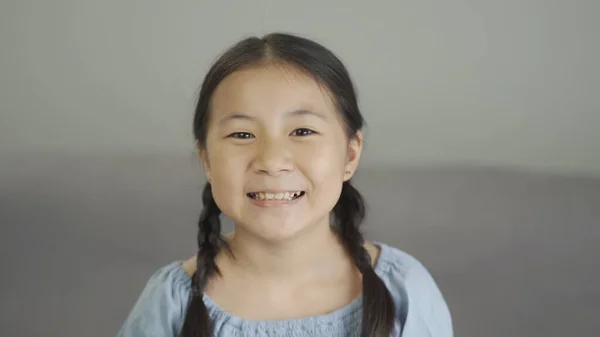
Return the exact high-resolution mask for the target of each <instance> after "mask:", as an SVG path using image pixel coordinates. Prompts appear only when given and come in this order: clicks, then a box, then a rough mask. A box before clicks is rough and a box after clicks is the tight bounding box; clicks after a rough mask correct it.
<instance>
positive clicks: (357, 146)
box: [344, 131, 363, 181]
mask: <svg viewBox="0 0 600 337" xmlns="http://www.w3.org/2000/svg"><path fill="white" fill-rule="evenodd" d="M362 148H363V133H362V131H358V132H356V135H355V136H354V137H352V138H351V139H350V141H349V142H348V154H347V156H346V166H345V167H344V168H345V172H344V181H348V180H350V178H352V176H353V175H354V172H356V169H357V168H358V163H359V161H360V155H361V154H362Z"/></svg>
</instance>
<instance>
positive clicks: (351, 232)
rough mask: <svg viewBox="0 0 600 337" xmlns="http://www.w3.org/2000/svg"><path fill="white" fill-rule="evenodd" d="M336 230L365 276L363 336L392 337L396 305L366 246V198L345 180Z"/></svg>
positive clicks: (336, 208) (335, 211) (335, 209)
mask: <svg viewBox="0 0 600 337" xmlns="http://www.w3.org/2000/svg"><path fill="white" fill-rule="evenodd" d="M333 213H334V216H335V222H334V226H333V227H334V229H335V230H336V232H337V233H338V235H339V236H340V239H341V241H342V244H343V245H344V247H345V248H346V250H347V251H348V254H349V255H350V256H351V257H352V258H353V259H354V261H355V264H356V267H357V268H358V270H360V272H361V273H362V275H363V303H364V304H363V320H362V332H361V336H362V337H388V336H390V334H391V333H392V330H393V328H394V323H395V308H394V302H393V301H392V297H391V295H390V293H389V291H388V289H387V287H386V285H385V283H384V282H383V281H382V280H381V279H380V278H379V276H377V274H376V273H375V271H374V270H373V268H372V266H371V257H370V256H369V253H368V252H367V250H366V249H365V248H364V238H363V235H362V233H361V232H360V225H361V223H362V221H363V220H364V218H365V204H364V200H363V197H362V196H361V195H360V193H359V192H358V191H357V190H356V189H355V188H354V187H353V186H352V184H351V183H350V181H347V182H344V184H343V186H342V193H341V195H340V199H339V200H338V202H337V204H336V205H335V207H334V208H333Z"/></svg>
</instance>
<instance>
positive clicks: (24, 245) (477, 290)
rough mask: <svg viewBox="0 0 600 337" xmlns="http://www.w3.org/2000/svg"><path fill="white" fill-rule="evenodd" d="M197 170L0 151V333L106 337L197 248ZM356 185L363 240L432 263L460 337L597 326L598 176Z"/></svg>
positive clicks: (369, 176)
mask: <svg viewBox="0 0 600 337" xmlns="http://www.w3.org/2000/svg"><path fill="white" fill-rule="evenodd" d="M202 179H203V174H202V172H201V168H200V165H199V164H198V162H197V159H196V157H195V156H193V155H190V156H189V157H186V156H183V157H116V156H115V157H86V158H83V157H77V158H76V157H70V158H66V157H64V158H43V157H35V158H29V159H23V158H12V159H10V160H3V165H2V166H1V167H0V193H1V194H0V216H1V222H2V227H1V228H2V229H1V235H0V247H1V248H0V249H1V250H2V254H1V256H2V258H1V259H2V265H3V266H4V268H3V269H4V270H5V274H4V275H3V277H2V281H0V282H2V284H1V288H2V291H3V294H2V298H3V301H2V303H1V304H0V308H1V309H2V311H1V312H0V314H1V315H0V317H2V318H0V319H1V320H2V324H1V325H0V326H1V328H0V334H1V335H3V336H31V337H34V336H44V337H48V336H56V337H58V336H60V337H70V336H73V337H75V336H77V337H79V336H83V335H85V336H90V337H95V336H98V337H100V336H102V337H105V336H112V335H115V334H116V332H117V330H118V329H119V327H120V325H121V324H122V322H123V321H124V319H125V316H126V315H127V313H128V312H129V310H130V309H131V306H132V305H133V303H134V301H135V300H136V299H137V297H138V295H139V293H140V291H141V289H142V287H143V286H144V284H145V282H146V281H147V279H148V278H149V277H150V275H151V274H152V273H153V272H154V271H155V270H156V269H157V268H158V267H160V266H161V265H163V264H166V263H168V262H171V261H172V260H175V259H184V258H187V257H188V256H191V255H192V254H194V251H195V246H196V243H195V233H196V219H197V216H198V213H199V211H200V207H201V198H200V194H201V190H202V186H203V180H202ZM356 183H357V186H358V187H359V189H360V190H361V191H362V193H363V194H364V195H365V197H366V200H367V202H368V206H369V213H368V218H367V224H366V226H365V231H366V233H367V236H368V237H369V238H372V239H375V240H379V241H384V242H386V243H389V244H392V245H394V246H397V247H399V248H400V249H403V250H405V251H407V252H409V253H411V254H412V255H414V256H416V257H417V258H418V259H419V260H421V261H422V262H423V263H424V264H425V265H426V266H427V267H428V268H429V269H430V271H431V272H432V274H433V275H434V277H435V278H436V280H437V281H438V283H439V285H440V288H441V289H442V291H443V292H444V294H445V296H446V298H447V300H448V303H449V305H450V309H451V311H452V315H453V318H454V322H455V328H456V335H457V336H465V337H469V336H481V335H482V334H485V335H486V336H488V337H494V336H506V335H509V336H545V337H546V336H566V335H568V336H574V335H577V336H592V335H594V334H596V333H597V331H598V330H600V322H598V320H597V317H598V316H599V315H600V290H598V287H597V285H598V284H600V268H599V267H600V265H599V264H598V262H597V260H598V259H597V257H598V256H600V248H598V247H597V245H596V243H597V242H598V241H599V240H600V179H589V178H565V177H558V176H549V175H541V174H529V173H528V174H525V173H518V172H507V171H501V170H493V169H469V168H465V169H459V168H453V169H441V168H438V169H436V168H428V169H418V170H417V169H411V170H407V169H400V168H398V169H391V168H390V169H386V170H374V169H366V168H364V169H362V170H360V171H359V174H358V176H357V177H356ZM31 317H35V319H34V320H32V319H31Z"/></svg>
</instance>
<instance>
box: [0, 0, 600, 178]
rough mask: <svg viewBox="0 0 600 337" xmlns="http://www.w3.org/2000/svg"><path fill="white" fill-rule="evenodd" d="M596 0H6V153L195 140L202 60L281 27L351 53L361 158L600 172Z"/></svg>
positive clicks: (2, 13) (133, 148)
mask: <svg viewBox="0 0 600 337" xmlns="http://www.w3.org/2000/svg"><path fill="white" fill-rule="evenodd" d="M598 12H600V3H599V2H598V1H594V0H588V1H585V0H573V1H558V0H527V1H523V0H506V1H489V0H487V1H486V0H484V1H482V0H456V1H442V0H437V1H392V0H390V1H376V2H367V1H348V0H335V1H326V2H321V1H272V0H270V1H267V0H253V1H250V0H248V1H241V0H240V1H232V0H228V1H196V0H194V1H192V0H182V1H175V2H164V1H144V2H139V1H121V0H119V1H117V0H107V1H67V0H55V1H42V0H37V1H36V0H8V1H7V0H4V1H2V2H1V4H0V39H1V46H2V59H1V61H0V67H1V68H0V69H2V72H1V73H2V76H1V78H0V104H1V106H0V109H1V110H0V111H1V112H2V123H0V152H2V151H4V152H23V151H27V152H57V153H65V152H68V153H90V152H92V153H94V152H104V153H116V152H120V153H128V152H133V153H139V152H144V153H156V152H161V153H175V152H186V151H189V150H190V149H191V148H192V146H191V144H192V137H191V131H190V119H191V110H192V106H193V103H194V100H195V94H196V92H197V90H198V87H199V85H200V81H201V79H202V76H203V73H204V72H205V70H206V69H207V67H208V66H209V64H210V62H211V61H212V60H214V58H215V57H216V55H217V54H218V53H219V52H221V51H222V50H223V49H224V48H225V47H226V46H228V45H230V44H231V43H233V42H234V41H236V40H237V39H239V38H241V37H242V36H245V35H249V34H263V33H265V32H270V31H273V30H284V31H291V32H295V33H300V34H305V35H307V36H310V37H313V38H316V39H318V40H319V41H321V42H323V43H324V44H326V45H327V46H329V47H331V49H333V50H334V51H335V52H337V53H338V54H339V55H340V56H341V57H342V58H343V60H344V61H345V62H346V63H347V65H348V67H349V68H350V70H351V72H352V74H353V75H354V78H355V79H356V84H357V87H358V89H359V92H360V95H361V96H360V97H361V105H362V108H363V110H364V113H365V116H366V118H367V120H368V123H369V128H368V151H367V152H366V154H365V164H367V165H370V166H382V167H385V166H389V165H398V164H400V165H423V164H462V163H473V164H478V165H493V166H498V165H500V166H509V167H520V168H527V169H534V170H543V171H546V170H552V171H560V172H582V173H592V174H600V155H599V154H598V152H599V151H598V149H597V147H598V144H600V132H598V128H599V127H598V125H600V114H599V113H598V111H600V99H599V95H598V88H600V67H599V66H598V59H600V42H598V41H600V40H599V39H598V38H597V36H596V35H597V32H598V31H600V24H599V23H598V22H599V21H598V20H596V16H597V13H598Z"/></svg>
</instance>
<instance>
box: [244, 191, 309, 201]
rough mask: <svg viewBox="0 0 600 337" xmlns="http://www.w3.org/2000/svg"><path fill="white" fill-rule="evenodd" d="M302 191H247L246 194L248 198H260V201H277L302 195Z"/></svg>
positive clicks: (288, 199) (293, 198)
mask: <svg viewBox="0 0 600 337" xmlns="http://www.w3.org/2000/svg"><path fill="white" fill-rule="evenodd" d="M304 194H305V192H304V191H296V192H279V193H270V192H251V193H247V194H246V196H248V198H250V199H254V200H261V201H263V200H264V201H271V200H273V201H277V200H282V201H284V200H287V201H290V200H295V199H298V198H301V197H302V196H304Z"/></svg>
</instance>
